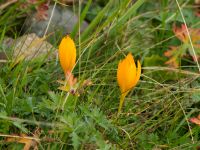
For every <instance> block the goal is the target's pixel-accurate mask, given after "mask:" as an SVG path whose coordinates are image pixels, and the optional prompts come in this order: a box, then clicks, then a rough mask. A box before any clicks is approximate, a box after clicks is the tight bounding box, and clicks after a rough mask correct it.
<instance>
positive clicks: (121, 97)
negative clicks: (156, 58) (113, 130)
mask: <svg viewBox="0 0 200 150" xmlns="http://www.w3.org/2000/svg"><path fill="white" fill-rule="evenodd" d="M127 94H128V91H127V92H125V93H123V94H121V96H120V103H119V108H118V113H117V116H119V115H120V113H121V109H122V106H123V104H124V99H125V97H126V95H127Z"/></svg>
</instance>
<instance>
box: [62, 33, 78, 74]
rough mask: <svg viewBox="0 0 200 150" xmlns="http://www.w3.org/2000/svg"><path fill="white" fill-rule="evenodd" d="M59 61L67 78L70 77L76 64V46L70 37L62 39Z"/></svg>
mask: <svg viewBox="0 0 200 150" xmlns="http://www.w3.org/2000/svg"><path fill="white" fill-rule="evenodd" d="M59 59H60V64H61V67H62V69H63V71H64V73H65V76H66V77H68V76H69V75H71V71H72V69H73V68H74V66H75V63H76V46H75V44H74V41H73V40H72V39H71V38H70V37H69V36H68V35H67V36H65V37H64V38H63V39H62V41H61V43H60V45H59Z"/></svg>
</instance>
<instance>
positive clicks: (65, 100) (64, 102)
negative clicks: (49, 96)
mask: <svg viewBox="0 0 200 150" xmlns="http://www.w3.org/2000/svg"><path fill="white" fill-rule="evenodd" d="M68 97H69V92H67V95H66V97H65V99H64V101H63V105H62V110H64V108H65V104H66V102H67V99H68Z"/></svg>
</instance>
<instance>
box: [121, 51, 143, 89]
mask: <svg viewBox="0 0 200 150" xmlns="http://www.w3.org/2000/svg"><path fill="white" fill-rule="evenodd" d="M137 65H138V68H137V69H136V65H135V61H134V59H133V56H132V55H131V53H129V54H128V55H127V56H126V58H125V59H124V60H122V61H120V62H119V65H118V70H117V81H118V84H119V87H120V90H121V93H125V92H128V91H129V90H131V89H132V88H133V87H134V86H135V85H136V84H137V82H138V80H139V78H140V74H141V65H140V62H139V61H138V62H137Z"/></svg>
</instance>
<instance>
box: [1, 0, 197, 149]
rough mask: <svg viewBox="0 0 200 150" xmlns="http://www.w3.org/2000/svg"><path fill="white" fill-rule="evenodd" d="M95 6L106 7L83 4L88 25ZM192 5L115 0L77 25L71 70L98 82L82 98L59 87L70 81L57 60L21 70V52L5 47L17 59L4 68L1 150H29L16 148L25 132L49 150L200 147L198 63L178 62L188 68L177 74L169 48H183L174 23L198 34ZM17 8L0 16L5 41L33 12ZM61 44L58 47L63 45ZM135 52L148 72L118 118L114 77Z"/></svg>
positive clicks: (40, 60) (26, 63) (24, 63)
mask: <svg viewBox="0 0 200 150" xmlns="http://www.w3.org/2000/svg"><path fill="white" fill-rule="evenodd" d="M0 2H1V1H0ZM55 2H56V1H55ZM92 4H93V6H95V5H94V4H96V5H97V4H98V2H94V1H90V0H89V1H88V2H87V3H86V4H85V5H83V3H81V2H79V5H78V6H79V7H78V6H77V7H75V9H77V10H78V9H79V8H80V6H81V8H82V9H81V11H78V12H79V13H80V14H79V16H80V23H81V22H82V21H83V20H84V19H87V17H90V16H88V15H89V14H90V12H91V11H92V9H95V7H94V8H92ZM192 4H193V1H190V0H188V1H184V0H177V1H173V0H163V1H162V2H158V1H156V0H152V1H147V0H137V1H136V2H135V3H133V2H132V1H131V0H123V1H120V0H119V1H116V0H110V1H109V2H107V3H105V5H104V6H103V8H102V10H101V11H100V12H97V14H96V16H95V18H94V19H93V20H92V21H91V22H90V24H89V26H88V27H87V28H86V29H85V30H84V32H83V33H80V32H79V26H80V24H77V25H76V26H75V28H74V30H73V32H72V35H71V36H72V37H73V38H74V41H75V42H76V45H77V54H78V57H77V63H76V66H75V68H74V70H73V73H74V75H75V77H77V78H78V83H80V85H81V83H82V82H84V80H90V81H91V82H92V85H90V86H87V87H81V86H79V87H78V91H79V94H80V95H79V96H77V95H71V94H69V95H68V94H67V93H66V92H63V91H60V90H58V87H59V84H58V82H57V80H61V79H64V74H63V72H62V70H61V67H60V65H59V62H58V60H56V58H54V59H51V60H48V59H47V56H45V57H43V58H37V59H32V60H30V61H25V60H24V61H20V62H18V63H17V64H16V62H15V60H14V59H13V58H12V50H13V49H12V48H11V49H5V48H4V47H3V46H1V45H2V44H0V48H1V49H0V51H3V52H6V54H7V55H8V56H9V60H8V61H7V62H6V63H0V68H1V69H0V118H1V119H0V141H1V143H0V149H9V150H10V149H22V148H23V146H24V144H20V142H19V140H15V142H8V141H9V140H8V139H9V137H15V138H16V137H18V136H19V137H21V138H22V137H23V136H22V134H25V135H26V136H28V137H29V138H31V139H33V141H37V146H38V148H39V149H45V150H46V149H49V150H50V149H51V150H52V149H53V150H54V149H154V150H155V149H187V150H188V149H195V148H196V147H197V146H199V145H200V143H199V132H200V128H199V126H197V125H195V124H192V123H190V122H189V119H190V118H192V117H196V116H197V115H198V114H199V104H200V103H199V102H200V95H199V91H200V90H199V76H200V75H199V70H198V69H199V68H198V65H197V63H196V62H194V61H193V59H192V58H191V57H182V58H181V57H180V58H179V62H181V65H180V66H179V67H178V68H171V67H169V66H167V65H166V64H165V62H166V61H167V60H168V58H167V57H165V56H164V52H165V51H167V50H168V49H169V47H170V46H172V45H181V44H182V43H181V42H180V40H178V39H177V37H176V36H175V35H174V33H173V31H172V25H173V23H177V24H183V23H186V24H187V25H188V27H192V28H199V27H200V26H199V25H200V22H199V18H197V17H195V15H194V8H193V7H190V6H192ZM57 5H59V3H57ZM18 6H19V3H16V4H13V5H11V6H9V7H7V8H6V9H4V10H1V11H0V13H1V17H0V31H1V32H0V33H1V37H0V39H1V42H2V40H3V39H4V38H5V37H6V36H12V37H13V38H17V37H19V36H20V35H21V32H20V30H19V29H20V28H21V27H22V23H21V22H22V20H23V14H24V13H25V12H24V11H22V10H17V7H18ZM83 6H85V7H83ZM65 7H67V6H65ZM16 10H17V13H14V12H15V11H16ZM27 11H29V10H27ZM13 14H15V15H13ZM52 36H54V34H51V35H50V37H49V40H50V41H51V38H52ZM61 38H62V36H59V37H58V38H57V39H56V42H53V43H52V44H53V45H54V46H55V47H58V44H59V42H60V40H61ZM1 42H0V43H1ZM190 45H191V46H192V45H193V43H192V42H190ZM196 51H198V49H195V48H194V52H196ZM128 52H131V53H132V54H133V55H134V57H135V59H136V60H138V59H139V60H140V62H141V63H142V75H141V78H140V81H139V83H138V84H137V86H136V87H135V88H134V90H132V91H131V92H130V93H129V94H128V95H127V97H126V99H125V105H124V106H123V108H122V113H121V115H120V116H119V117H118V118H117V109H118V106H119V97H120V90H119V87H118V85H117V81H116V80H117V79H116V71H117V65H118V62H119V60H120V59H123V58H124V56H125V55H126V54H127V53H128ZM50 55H51V54H50ZM195 56H196V57H198V55H197V53H196V55H195ZM65 99H66V103H65V106H64V109H62V104H63V101H65ZM16 139H18V138H16ZM24 139H26V138H24Z"/></svg>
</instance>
